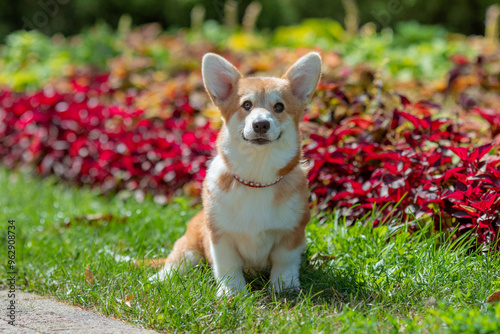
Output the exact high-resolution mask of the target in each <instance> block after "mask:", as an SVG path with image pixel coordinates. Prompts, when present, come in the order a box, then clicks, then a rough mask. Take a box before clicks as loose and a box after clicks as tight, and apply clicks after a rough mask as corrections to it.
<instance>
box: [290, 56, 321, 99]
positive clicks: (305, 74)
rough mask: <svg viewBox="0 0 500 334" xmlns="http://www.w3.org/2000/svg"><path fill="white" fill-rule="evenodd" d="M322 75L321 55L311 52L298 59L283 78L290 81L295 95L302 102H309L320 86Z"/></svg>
mask: <svg viewBox="0 0 500 334" xmlns="http://www.w3.org/2000/svg"><path fill="white" fill-rule="evenodd" d="M320 76H321V56H320V55H319V53H317V52H309V53H308V54H306V55H305V56H302V57H301V58H300V59H299V60H297V61H296V62H295V64H293V65H292V67H290V68H289V69H288V71H287V72H286V73H285V75H284V76H283V78H284V79H287V80H288V81H289V82H290V84H291V86H292V91H293V95H295V96H296V97H297V98H298V99H299V101H300V102H302V103H308V102H309V100H310V99H311V97H312V94H313V93H314V90H315V89H316V87H317V86H318V82H319V78H320Z"/></svg>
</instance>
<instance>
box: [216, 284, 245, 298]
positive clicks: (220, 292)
mask: <svg viewBox="0 0 500 334" xmlns="http://www.w3.org/2000/svg"><path fill="white" fill-rule="evenodd" d="M239 293H241V294H243V295H245V296H248V295H249V293H248V290H247V288H246V286H244V287H243V288H240V287H236V286H235V287H231V286H228V285H226V284H221V285H219V288H218V289H217V297H219V298H220V297H224V296H226V297H234V296H236V295H237V294H239Z"/></svg>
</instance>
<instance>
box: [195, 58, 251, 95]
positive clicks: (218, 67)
mask: <svg viewBox="0 0 500 334" xmlns="http://www.w3.org/2000/svg"><path fill="white" fill-rule="evenodd" d="M201 74H202V76H203V83H204V84H205V88H206V90H207V92H208V94H209V95H210V97H211V98H212V100H213V101H214V103H215V104H220V103H224V102H225V101H226V100H227V99H228V98H229V97H230V96H231V95H232V94H233V93H234V91H235V90H236V88H237V84H238V80H239V79H240V78H241V74H240V72H238V70H237V69H236V67H234V66H233V65H232V64H231V63H230V62H228V61H227V60H226V59H224V58H222V57H221V56H219V55H216V54H215V53H207V54H205V55H204V56H203V60H202V62H201Z"/></svg>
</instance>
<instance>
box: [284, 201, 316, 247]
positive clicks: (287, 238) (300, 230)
mask: <svg viewBox="0 0 500 334" xmlns="http://www.w3.org/2000/svg"><path fill="white" fill-rule="evenodd" d="M310 218H311V214H310V213H309V208H307V207H306V208H304V214H303V216H302V219H301V220H300V223H299V225H297V226H296V227H295V228H294V229H293V231H292V232H290V233H287V234H285V235H283V237H282V238H281V240H280V245H283V246H285V247H286V248H287V249H295V248H297V247H299V246H300V245H302V244H304V242H305V239H306V233H305V231H306V225H307V224H308V223H309V220H310Z"/></svg>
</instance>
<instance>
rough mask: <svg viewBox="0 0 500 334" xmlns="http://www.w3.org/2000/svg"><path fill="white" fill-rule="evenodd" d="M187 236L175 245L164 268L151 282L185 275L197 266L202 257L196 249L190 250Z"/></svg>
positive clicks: (151, 278)
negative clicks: (173, 275)
mask: <svg viewBox="0 0 500 334" xmlns="http://www.w3.org/2000/svg"><path fill="white" fill-rule="evenodd" d="M188 246H189V243H188V240H187V237H186V235H184V236H182V237H181V238H180V239H179V240H177V241H176V242H175V244H174V249H173V250H172V252H171V253H170V254H169V256H168V257H167V260H166V261H165V265H164V266H163V268H162V269H161V270H160V271H159V272H158V273H157V274H155V275H153V276H151V277H150V278H149V280H150V281H164V280H166V279H169V278H170V277H171V276H172V274H174V273H176V272H177V273H178V274H179V275H182V274H185V273H186V272H187V271H188V270H189V269H190V268H192V267H194V266H196V265H197V264H198V263H199V262H200V260H201V258H202V256H201V254H199V252H198V251H197V250H196V249H189V247H188Z"/></svg>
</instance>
